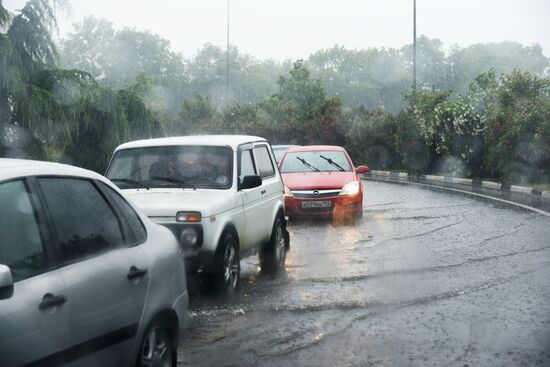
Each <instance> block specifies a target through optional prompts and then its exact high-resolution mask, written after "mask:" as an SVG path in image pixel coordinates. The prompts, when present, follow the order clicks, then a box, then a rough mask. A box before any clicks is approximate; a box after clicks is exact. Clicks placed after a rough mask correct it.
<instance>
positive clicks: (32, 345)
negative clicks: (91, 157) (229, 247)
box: [0, 159, 188, 367]
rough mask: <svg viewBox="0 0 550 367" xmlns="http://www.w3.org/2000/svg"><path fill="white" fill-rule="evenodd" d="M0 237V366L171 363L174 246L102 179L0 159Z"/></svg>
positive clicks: (177, 251) (177, 259)
mask: <svg viewBox="0 0 550 367" xmlns="http://www.w3.org/2000/svg"><path fill="white" fill-rule="evenodd" d="M0 233H1V235H0V365H2V366H3V367H9V366H19V365H30V366H60V365H73V366H135V365H136V364H137V365H144V366H157V365H162V366H170V365H175V362H176V349H177V343H178V336H179V334H180V332H181V330H182V329H183V327H184V325H185V318H186V313H187V306H188V295H187V290H186V280H185V269H184V265H183V261H182V254H181V248H180V247H179V245H178V243H177V241H176V239H175V237H174V235H173V234H172V233H171V232H170V231H169V230H168V229H166V228H163V227H161V226H158V225H156V224H153V223H152V222H151V221H150V220H149V219H148V218H147V217H146V216H145V215H143V214H141V212H140V211H139V210H137V209H136V208H135V207H133V206H132V205H131V204H129V203H128V202H127V201H126V200H125V199H124V198H123V197H122V196H121V195H120V192H119V190H118V189H117V188H116V186H114V185H113V184H112V183H111V182H110V181H108V180H107V179H105V178H104V177H102V176H100V175H98V174H96V173H93V172H90V171H86V170H83V169H79V168H75V167H71V166H67V165H61V164H55V163H45V162H35V161H24V160H12V159H0Z"/></svg>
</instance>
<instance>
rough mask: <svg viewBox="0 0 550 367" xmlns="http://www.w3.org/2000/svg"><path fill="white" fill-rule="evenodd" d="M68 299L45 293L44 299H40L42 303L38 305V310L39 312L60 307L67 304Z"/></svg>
mask: <svg viewBox="0 0 550 367" xmlns="http://www.w3.org/2000/svg"><path fill="white" fill-rule="evenodd" d="M67 300H68V298H67V296H63V295H59V296H54V295H53V294H51V293H46V294H45V295H44V297H42V302H40V304H39V305H38V308H39V309H41V310H44V309H46V308H50V307H54V306H60V305H62V304H63V303H65V302H67Z"/></svg>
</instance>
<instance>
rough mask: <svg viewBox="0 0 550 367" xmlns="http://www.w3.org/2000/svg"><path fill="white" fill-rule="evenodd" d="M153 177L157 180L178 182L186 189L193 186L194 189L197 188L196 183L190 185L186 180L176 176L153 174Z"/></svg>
mask: <svg viewBox="0 0 550 367" xmlns="http://www.w3.org/2000/svg"><path fill="white" fill-rule="evenodd" d="M151 179H152V180H156V181H166V182H170V183H174V184H178V185H180V187H181V188H182V189H184V188H185V187H191V188H192V189H193V190H196V187H195V185H189V184H187V183H186V182H185V181H183V180H180V179H179V178H175V177H164V176H153V177H151Z"/></svg>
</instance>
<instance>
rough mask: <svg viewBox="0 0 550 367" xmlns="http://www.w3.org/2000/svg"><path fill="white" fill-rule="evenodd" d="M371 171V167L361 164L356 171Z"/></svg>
mask: <svg viewBox="0 0 550 367" xmlns="http://www.w3.org/2000/svg"><path fill="white" fill-rule="evenodd" d="M368 171H369V167H367V166H359V167H357V168H356V169H355V172H357V173H367V172H368Z"/></svg>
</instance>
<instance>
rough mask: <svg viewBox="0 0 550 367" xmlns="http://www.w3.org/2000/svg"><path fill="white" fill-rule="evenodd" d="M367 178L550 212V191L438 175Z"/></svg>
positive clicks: (396, 174)
mask: <svg viewBox="0 0 550 367" xmlns="http://www.w3.org/2000/svg"><path fill="white" fill-rule="evenodd" d="M363 177H365V178H372V179H379V180H384V181H393V182H409V183H420V184H425V185H429V186H434V187H441V188H451V189H458V190H462V191H467V192H472V193H477V194H481V195H486V196H490V197H494V198H498V199H501V200H506V201H511V202H513V203H518V204H521V205H526V206H530V207H534V208H537V209H540V210H543V211H545V212H550V191H549V190H537V189H533V188H531V187H526V186H517V185H510V186H506V185H503V184H501V183H498V182H493V181H486V180H478V179H469V178H461V177H454V176H437V175H409V173H407V172H396V171H378V170H371V171H369V172H368V173H366V174H364V175H363Z"/></svg>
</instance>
